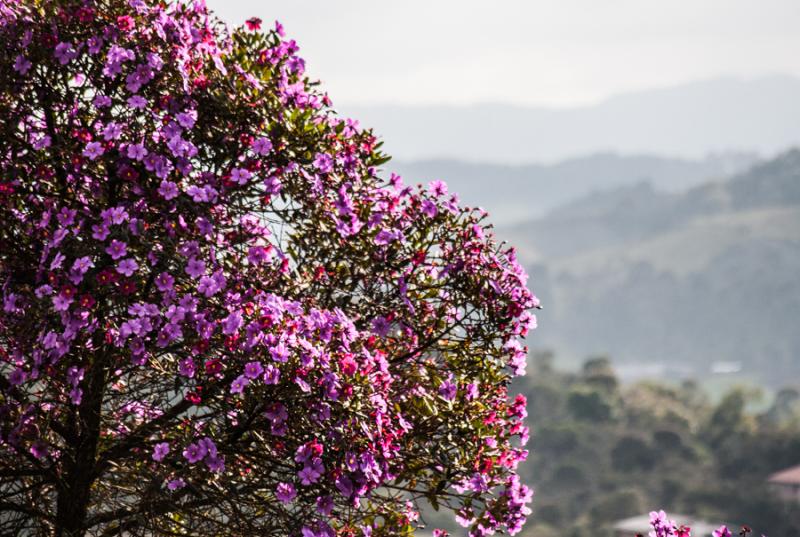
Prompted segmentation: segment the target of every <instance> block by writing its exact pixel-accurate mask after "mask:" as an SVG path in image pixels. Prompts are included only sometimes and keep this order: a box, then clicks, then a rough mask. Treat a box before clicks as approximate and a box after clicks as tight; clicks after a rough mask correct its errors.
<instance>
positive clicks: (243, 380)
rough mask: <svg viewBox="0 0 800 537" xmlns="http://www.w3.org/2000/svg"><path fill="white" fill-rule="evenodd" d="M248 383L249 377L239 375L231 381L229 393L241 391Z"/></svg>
mask: <svg viewBox="0 0 800 537" xmlns="http://www.w3.org/2000/svg"><path fill="white" fill-rule="evenodd" d="M248 384H250V379H248V378H247V377H245V376H244V375H239V376H238V377H236V378H235V379H234V380H233V382H231V393H242V392H243V391H244V389H245V387H246V386H247V385H248Z"/></svg>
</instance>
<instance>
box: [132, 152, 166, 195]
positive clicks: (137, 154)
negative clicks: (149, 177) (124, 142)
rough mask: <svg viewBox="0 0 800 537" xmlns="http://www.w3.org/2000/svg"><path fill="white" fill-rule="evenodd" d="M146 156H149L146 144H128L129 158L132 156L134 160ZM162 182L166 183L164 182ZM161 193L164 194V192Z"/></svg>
mask: <svg viewBox="0 0 800 537" xmlns="http://www.w3.org/2000/svg"><path fill="white" fill-rule="evenodd" d="M146 156H147V149H145V147H144V144H131V145H129V146H128V158H132V159H134V160H142V159H143V158H144V157H146ZM162 184H164V183H163V182H162ZM159 193H160V192H159ZM161 195H162V196H163V194H161Z"/></svg>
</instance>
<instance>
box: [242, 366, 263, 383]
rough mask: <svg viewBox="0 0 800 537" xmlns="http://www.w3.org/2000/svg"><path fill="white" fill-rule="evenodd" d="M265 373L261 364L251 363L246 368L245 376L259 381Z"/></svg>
mask: <svg viewBox="0 0 800 537" xmlns="http://www.w3.org/2000/svg"><path fill="white" fill-rule="evenodd" d="M263 372H264V366H262V365H261V362H249V363H247V365H245V366H244V374H245V376H246V377H247V378H249V379H257V378H258V377H260V376H261V374H262V373H263Z"/></svg>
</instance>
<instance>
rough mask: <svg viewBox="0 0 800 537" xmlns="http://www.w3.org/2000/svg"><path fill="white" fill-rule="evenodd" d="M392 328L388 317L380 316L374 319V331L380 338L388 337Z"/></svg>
mask: <svg viewBox="0 0 800 537" xmlns="http://www.w3.org/2000/svg"><path fill="white" fill-rule="evenodd" d="M391 328H392V325H391V323H389V321H388V320H387V319H386V317H382V316H380V317H375V318H374V319H372V331H373V332H374V333H375V334H377V335H379V336H380V337H386V336H387V334H388V333H389V330H390V329H391Z"/></svg>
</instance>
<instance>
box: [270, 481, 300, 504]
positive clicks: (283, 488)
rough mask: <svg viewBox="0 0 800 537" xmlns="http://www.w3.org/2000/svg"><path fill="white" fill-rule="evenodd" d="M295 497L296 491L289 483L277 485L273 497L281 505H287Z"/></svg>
mask: <svg viewBox="0 0 800 537" xmlns="http://www.w3.org/2000/svg"><path fill="white" fill-rule="evenodd" d="M295 496H297V490H295V488H294V485H292V484H291V483H278V486H277V487H276V488H275V497H276V498H278V500H279V501H281V502H282V503H289V502H290V501H292V500H294V499H295Z"/></svg>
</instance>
